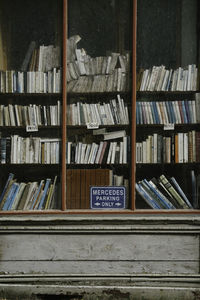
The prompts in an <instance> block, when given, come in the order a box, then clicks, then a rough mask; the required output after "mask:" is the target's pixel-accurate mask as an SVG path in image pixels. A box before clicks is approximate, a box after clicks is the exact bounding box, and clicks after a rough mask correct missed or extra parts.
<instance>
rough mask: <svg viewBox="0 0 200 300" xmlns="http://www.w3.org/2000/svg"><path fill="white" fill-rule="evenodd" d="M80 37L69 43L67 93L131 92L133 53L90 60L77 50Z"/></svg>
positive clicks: (69, 40)
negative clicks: (130, 79)
mask: <svg viewBox="0 0 200 300" xmlns="http://www.w3.org/2000/svg"><path fill="white" fill-rule="evenodd" d="M80 39H81V38H80V36H78V35H76V36H72V37H70V38H69V39H68V41H67V53H68V54H67V81H68V84H67V90H68V92H76V93H96V92H122V91H129V89H130V87H129V85H130V83H129V76H130V72H129V65H130V54H129V53H128V52H126V53H125V54H120V53H117V52H111V53H109V55H107V56H99V57H95V58H93V57H90V56H89V55H88V54H87V53H86V51H85V50H84V49H78V48H77V43H78V42H79V41H80Z"/></svg>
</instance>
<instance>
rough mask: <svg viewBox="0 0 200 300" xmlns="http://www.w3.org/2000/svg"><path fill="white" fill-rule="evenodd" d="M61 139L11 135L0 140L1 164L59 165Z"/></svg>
mask: <svg viewBox="0 0 200 300" xmlns="http://www.w3.org/2000/svg"><path fill="white" fill-rule="evenodd" d="M59 162H60V139H59V138H40V137H26V138H25V137H21V136H19V135H11V137H2V138H1V139H0V163H1V164H6V163H11V164H58V163H59Z"/></svg>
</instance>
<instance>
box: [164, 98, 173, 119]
mask: <svg viewBox="0 0 200 300" xmlns="http://www.w3.org/2000/svg"><path fill="white" fill-rule="evenodd" d="M165 106H166V109H167V115H168V120H169V123H173V120H172V114H171V111H170V108H169V101H166V102H165Z"/></svg>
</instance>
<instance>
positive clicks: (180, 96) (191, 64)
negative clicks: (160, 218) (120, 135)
mask: <svg viewBox="0 0 200 300" xmlns="http://www.w3.org/2000/svg"><path fill="white" fill-rule="evenodd" d="M196 11H197V2H196V1H178V0H177V1H174V0H170V1H159V0H156V1H153V2H151V5H150V6H149V1H147V0H143V1H138V28H137V74H138V75H137V90H138V92H137V108H136V116H137V118H136V122H137V136H136V140H137V142H136V163H137V173H136V178H137V180H136V181H137V185H136V189H137V193H136V195H137V199H136V207H137V208H140V209H143V208H148V209H149V208H154V209H191V208H192V207H193V208H198V207H199V196H198V194H199V193H198V178H199V170H198V164H197V163H198V162H199V158H198V155H197V154H195V151H196V150H197V152H198V151H199V149H198V144H197V139H198V135H199V132H198V125H197V123H199V116H198V105H199V104H198V103H199V100H198V99H199V94H198V93H197V92H196V91H197V90H198V85H197V84H198V80H197V74H198V69H197V64H198V60H197V54H198V51H197V31H196V28H197V13H196ZM192 149H193V150H192ZM195 149H196V150H195Z"/></svg>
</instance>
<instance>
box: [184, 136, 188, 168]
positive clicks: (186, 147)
mask: <svg viewBox="0 0 200 300" xmlns="http://www.w3.org/2000/svg"><path fill="white" fill-rule="evenodd" d="M183 162H184V163H187V162H188V133H186V132H185V133H183Z"/></svg>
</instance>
